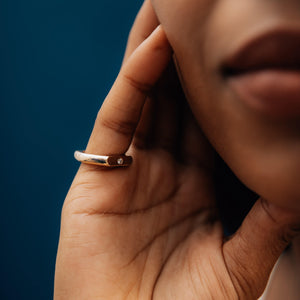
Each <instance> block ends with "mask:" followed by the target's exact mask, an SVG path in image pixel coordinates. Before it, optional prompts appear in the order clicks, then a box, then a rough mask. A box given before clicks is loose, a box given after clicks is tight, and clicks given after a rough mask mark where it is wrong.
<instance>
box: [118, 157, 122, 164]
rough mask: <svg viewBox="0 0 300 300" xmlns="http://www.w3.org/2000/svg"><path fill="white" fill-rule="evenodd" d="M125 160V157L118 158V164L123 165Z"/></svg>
mask: <svg viewBox="0 0 300 300" xmlns="http://www.w3.org/2000/svg"><path fill="white" fill-rule="evenodd" d="M123 162H124V159H123V158H121V157H120V158H118V159H117V163H118V165H122V164H123Z"/></svg>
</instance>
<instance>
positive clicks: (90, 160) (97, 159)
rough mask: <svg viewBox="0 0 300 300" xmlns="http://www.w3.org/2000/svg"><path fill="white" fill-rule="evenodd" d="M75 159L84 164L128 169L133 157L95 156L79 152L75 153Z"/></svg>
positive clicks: (121, 155) (122, 155)
mask: <svg viewBox="0 0 300 300" xmlns="http://www.w3.org/2000/svg"><path fill="white" fill-rule="evenodd" d="M74 157H75V159H77V160H78V161H80V162H82V163H85V164H91V165H98V166H103V167H128V166H130V165H131V163H132V157H131V156H127V155H124V154H117V155H95V154H88V153H85V151H78V150H77V151H75V153H74Z"/></svg>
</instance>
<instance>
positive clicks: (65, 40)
mask: <svg viewBox="0 0 300 300" xmlns="http://www.w3.org/2000/svg"><path fill="white" fill-rule="evenodd" d="M141 4H142V0H133V1H123V0H115V1H108V0H105V1H104V0H97V1H96V0H85V1H82V0H80V1H79V0H72V1H70V0H43V1H41V0H26V1H25V0H0V51H1V52H0V54H1V55H0V99H1V106H0V108H1V120H0V122H1V126H0V128H1V136H0V141H1V147H0V155H1V156H0V157H1V161H0V165H1V181H0V184H1V212H2V213H1V218H0V222H1V248H0V249H1V250H0V251H1V256H0V261H1V265H0V272H1V290H0V298H1V299H18V300H20V299H31V300H32V299H43V300H45V299H52V295H53V294H52V293H53V277H54V264H55V255H56V248H57V242H58V235H59V222H60V211H61V207H62V204H63V200H64V197H65V195H66V193H67V190H68V187H69V185H70V183H71V181H72V178H73V176H74V174H75V172H76V169H77V167H78V164H77V163H76V162H75V161H74V159H73V151H74V150H75V149H77V148H78V149H81V148H84V147H85V145H86V142H87V139H88V136H89V134H90V131H91V129H92V125H93V122H94V119H95V117H96V114H97V111H98V108H99V107H100V104H101V100H102V99H103V98H104V97H105V95H106V93H107V91H108V90H109V88H110V86H111V84H112V83H113V81H114V78H115V76H116V74H117V73H118V70H119V66H120V63H121V60H122V54H123V50H124V47H125V43H126V38H127V34H128V32H129V29H130V27H131V24H132V22H133V20H134V16H135V14H136V12H137V11H138V8H139V6H140V5H141Z"/></svg>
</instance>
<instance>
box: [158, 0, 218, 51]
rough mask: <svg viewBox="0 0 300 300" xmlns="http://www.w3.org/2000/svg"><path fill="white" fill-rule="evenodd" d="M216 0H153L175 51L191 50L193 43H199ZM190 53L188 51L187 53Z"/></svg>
mask: <svg viewBox="0 0 300 300" xmlns="http://www.w3.org/2000/svg"><path fill="white" fill-rule="evenodd" d="M215 2H217V1H214V0H152V4H153V7H154V10H155V13H156V14H157V17H158V19H159V21H160V23H161V24H162V26H163V28H164V30H165V31H166V33H167V36H168V39H169V41H170V43H171V45H172V46H173V49H174V51H175V52H176V53H177V52H182V50H183V49H182V47H181V46H183V45H185V46H186V45H189V46H188V47H184V49H185V51H188V52H190V51H189V50H191V49H192V48H193V45H199V40H201V39H202V36H203V32H204V31H205V26H206V23H207V20H208V18H209V15H210V13H211V11H212V8H213V7H214V3H215ZM185 55H188V53H185Z"/></svg>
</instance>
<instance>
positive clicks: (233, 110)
mask: <svg viewBox="0 0 300 300" xmlns="http://www.w3.org/2000/svg"><path fill="white" fill-rule="evenodd" d="M152 2H153V5H154V8H155V11H156V13H157V16H158V18H159V21H160V22H161V24H162V25H163V27H164V29H165V31H166V34H167V37H168V39H169V41H170V43H171V45H172V47H173V49H174V53H175V56H176V61H177V64H178V71H179V73H180V76H181V82H182V85H183V87H184V89H185V93H186V96H187V98H188V101H189V103H190V106H191V108H192V111H193V113H194V115H195V117H196V119H197V121H198V123H199V124H200V126H201V128H202V129H203V131H204V132H205V135H206V136H207V138H208V139H209V141H210V142H211V144H212V145H213V147H214V148H215V149H216V151H217V152H218V153H219V154H220V155H221V157H222V158H223V159H224V160H225V162H226V163H227V164H228V165H229V167H230V168H231V169H232V170H233V172H234V173H235V174H236V175H237V176H238V178H239V179H240V180H241V181H242V182H243V183H244V184H245V185H246V186H247V187H248V188H250V189H251V190H253V191H254V192H256V193H257V194H258V195H260V196H261V197H263V198H264V199H267V200H268V201H270V202H272V203H276V204H277V205H280V206H282V207H286V208H289V209H293V210H298V211H299V210H300V188H299V178H300V155H299V154H300V110H299V107H297V109H293V108H291V109H290V108H286V107H285V108H284V109H286V111H285V112H283V109H282V107H280V108H276V107H275V104H274V106H273V108H272V109H265V108H264V103H263V101H260V100H259V99H258V101H250V104H249V103H245V101H243V100H241V97H240V95H241V94H239V93H238V92H237V89H234V84H235V82H234V78H232V77H228V76H225V75H224V73H223V72H222V71H223V70H222V68H223V66H224V61H226V59H228V58H229V57H230V56H231V55H232V54H233V53H235V52H237V51H238V50H239V48H241V47H242V46H243V45H244V44H247V43H248V42H249V41H251V40H253V39H255V38H256V37H258V36H263V35H264V34H267V33H268V32H275V33H276V32H282V33H283V34H282V35H283V36H284V34H285V32H290V31H291V32H295V35H297V39H298V40H299V38H300V2H299V1H297V0H279V1H271V0H264V1H261V0H243V1H236V0H200V1H199V0H186V1H182V0H153V1H152ZM281 39H282V43H285V40H284V38H283V37H282V36H281ZM299 45H300V44H299V43H298V44H297V45H292V46H291V45H287V46H286V47H290V49H287V53H285V54H286V55H281V57H280V58H278V57H277V58H274V60H276V63H277V64H278V61H280V60H283V61H284V60H285V59H286V58H285V57H284V56H288V55H289V53H290V52H292V53H295V51H297V52H299ZM292 47H294V49H293V48H292ZM267 50H268V49H267V48H265V49H261V48H259V49H257V51H258V52H259V51H261V52H263V51H267ZM289 50H290V51H289ZM270 53H271V54H270ZM268 55H269V56H270V55H272V49H270V51H269V53H268V54H267V55H265V56H266V57H267V56H268ZM298 56H299V54H298ZM298 61H299V59H298ZM272 68H273V67H272ZM280 68H281V67H280V66H279V67H277V69H280ZM298 68H299V65H298ZM266 69H268V68H266ZM299 74H300V73H299ZM280 79H281V78H279V79H278V78H276V77H275V78H274V76H273V78H272V77H271V79H270V77H269V80H270V81H271V84H272V85H273V86H276V85H277V84H278V82H280ZM296 80H297V82H298V86H299V85H300V77H299V76H298V77H297V78H296ZM287 84H289V82H287ZM245 86H246V85H244V86H242V87H241V85H240V86H239V88H240V89H242V93H243V92H245V89H246V88H247V86H246V88H245ZM289 92H290V91H288V92H286V93H285V94H287V98H288V97H289ZM297 92H298V95H299V91H297ZM258 98H259V97H258ZM274 98H275V97H274ZM297 101H298V103H299V102H300V99H299V96H298V100H297ZM273 103H275V101H273ZM272 105H273V104H272Z"/></svg>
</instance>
